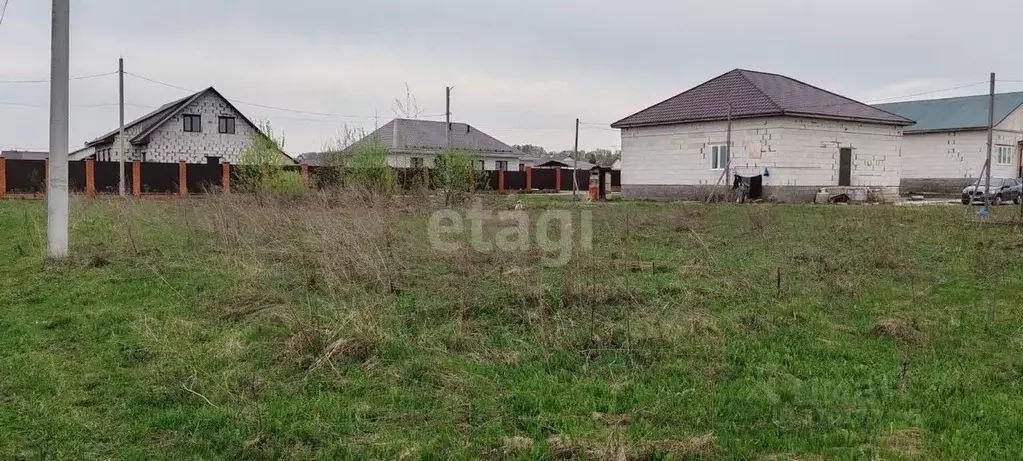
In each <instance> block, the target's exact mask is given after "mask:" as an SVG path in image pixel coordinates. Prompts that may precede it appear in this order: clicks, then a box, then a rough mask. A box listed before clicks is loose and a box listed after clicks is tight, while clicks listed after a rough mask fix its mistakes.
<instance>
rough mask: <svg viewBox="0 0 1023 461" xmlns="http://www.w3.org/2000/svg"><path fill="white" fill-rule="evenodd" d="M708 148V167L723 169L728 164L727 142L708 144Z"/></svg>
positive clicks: (716, 169) (715, 169) (717, 169)
mask: <svg viewBox="0 0 1023 461" xmlns="http://www.w3.org/2000/svg"><path fill="white" fill-rule="evenodd" d="M707 148H708V149H710V169H711V170H713V171H721V170H724V169H725V167H726V166H728V157H729V154H730V153H729V149H728V144H725V143H721V144H708V145H707Z"/></svg>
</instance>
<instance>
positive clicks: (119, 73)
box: [117, 58, 127, 197]
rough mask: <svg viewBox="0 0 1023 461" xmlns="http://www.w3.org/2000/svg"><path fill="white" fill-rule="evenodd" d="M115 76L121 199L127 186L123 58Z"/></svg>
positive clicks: (118, 64) (119, 61)
mask: <svg viewBox="0 0 1023 461" xmlns="http://www.w3.org/2000/svg"><path fill="white" fill-rule="evenodd" d="M117 76H118V77H119V79H120V82H119V85H118V86H119V91H118V93H119V94H120V104H119V105H120V109H121V128H120V130H119V132H118V136H117V139H118V140H119V144H120V148H119V149H120V152H121V155H119V157H120V159H121V165H120V167H121V176H120V178H121V187H120V192H121V197H124V195H125V187H127V186H125V182H126V181H125V180H124V156H125V152H124V58H120V59H119V60H118V61H117Z"/></svg>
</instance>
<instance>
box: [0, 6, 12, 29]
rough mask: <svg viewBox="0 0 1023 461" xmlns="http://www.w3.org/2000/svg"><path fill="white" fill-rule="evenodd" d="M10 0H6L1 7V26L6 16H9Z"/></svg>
mask: <svg viewBox="0 0 1023 461" xmlns="http://www.w3.org/2000/svg"><path fill="white" fill-rule="evenodd" d="M8 2H10V0H4V6H2V7H0V26H2V25H3V24H4V17H5V16H7V3H8Z"/></svg>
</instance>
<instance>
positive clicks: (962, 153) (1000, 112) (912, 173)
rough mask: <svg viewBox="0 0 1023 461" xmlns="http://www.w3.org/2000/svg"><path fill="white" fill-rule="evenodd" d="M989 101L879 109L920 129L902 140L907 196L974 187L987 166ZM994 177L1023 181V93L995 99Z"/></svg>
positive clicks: (882, 106) (969, 99)
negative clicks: (904, 118) (1022, 157)
mask: <svg viewBox="0 0 1023 461" xmlns="http://www.w3.org/2000/svg"><path fill="white" fill-rule="evenodd" d="M989 101H990V100H989V96H986V95H984V96H965V97H958V98H944V99H931V100H922V101H907V102H897V103H890V104H880V105H877V106H875V107H877V108H879V109H883V110H886V111H888V112H892V113H895V114H899V115H901V116H903V117H907V118H912V119H913V120H915V121H916V122H917V123H916V125H914V126H911V127H907V128H906V130H905V135H904V137H903V139H902V189H903V192H954V193H958V192H959V191H960V190H962V188H963V187H965V186H968V185H970V184H972V183H973V182H974V181H976V179H977V178H978V177H979V176H980V175H981V172H982V171H983V169H984V164H985V163H986V161H987V124H988V110H989ZM994 122H995V129H994V136H993V138H994V139H993V143H992V144H993V146H992V153H991V161H992V164H993V166H992V168H991V175H992V176H993V177H996V178H999V177H1001V178H1018V177H1020V176H1021V175H1023V166H1021V162H1020V155H1021V152H1023V92H1018V93H1003V94H998V95H995V119H994Z"/></svg>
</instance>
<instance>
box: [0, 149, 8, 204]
mask: <svg viewBox="0 0 1023 461" xmlns="http://www.w3.org/2000/svg"><path fill="white" fill-rule="evenodd" d="M5 195H7V159H5V158H4V157H3V156H0V197H3V196H5Z"/></svg>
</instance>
